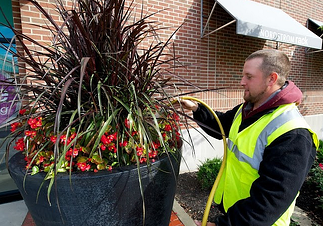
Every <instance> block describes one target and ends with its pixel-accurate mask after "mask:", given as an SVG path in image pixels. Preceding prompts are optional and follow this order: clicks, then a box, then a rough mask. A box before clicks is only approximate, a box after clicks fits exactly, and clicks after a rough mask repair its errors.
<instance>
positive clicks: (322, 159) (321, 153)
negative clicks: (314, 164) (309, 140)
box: [316, 140, 323, 163]
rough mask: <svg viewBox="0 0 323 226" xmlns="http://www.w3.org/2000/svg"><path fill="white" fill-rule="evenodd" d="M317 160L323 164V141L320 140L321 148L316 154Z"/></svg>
mask: <svg viewBox="0 0 323 226" xmlns="http://www.w3.org/2000/svg"><path fill="white" fill-rule="evenodd" d="M316 159H317V161H318V162H319V163H323V141H322V140H320V143H319V148H318V150H317V153H316Z"/></svg>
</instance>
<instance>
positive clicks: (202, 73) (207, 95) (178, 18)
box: [12, 0, 323, 115]
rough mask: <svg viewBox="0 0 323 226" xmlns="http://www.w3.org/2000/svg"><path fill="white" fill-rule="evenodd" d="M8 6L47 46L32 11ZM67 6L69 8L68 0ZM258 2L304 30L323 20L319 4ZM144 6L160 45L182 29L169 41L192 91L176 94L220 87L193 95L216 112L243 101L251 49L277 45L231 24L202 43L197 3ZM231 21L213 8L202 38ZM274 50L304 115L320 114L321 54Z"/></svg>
mask: <svg viewBox="0 0 323 226" xmlns="http://www.w3.org/2000/svg"><path fill="white" fill-rule="evenodd" d="M12 2H13V10H14V21H15V23H16V26H18V27H19V26H20V20H21V27H22V31H23V32H24V33H26V34H30V35H32V36H33V37H35V38H38V39H39V41H43V42H46V41H48V38H49V37H50V34H49V33H48V32H47V31H45V30H44V29H42V28H39V27H37V26H34V25H31V24H33V23H36V24H38V25H44V23H43V20H42V18H41V17H40V15H39V14H38V13H36V12H35V11H34V9H33V7H31V6H30V5H29V4H27V3H26V1H25V0H20V1H19V0H12ZM38 2H39V3H40V4H42V5H45V6H48V8H49V10H51V11H52V14H54V10H53V3H54V0H42V1H38ZM66 2H69V4H71V1H66ZM141 2H142V1H139V0H137V1H136V2H135V3H136V4H138V8H139V7H140V4H141ZM203 2H204V4H203V21H204V24H205V23H206V20H207V18H208V15H209V12H210V11H211V9H212V6H213V3H214V0H203ZM257 2H260V3H263V4H266V5H270V6H273V7H276V8H281V9H282V10H283V11H285V12H286V13H287V14H289V15H290V16H291V17H293V18H294V19H296V20H297V21H298V22H299V23H301V24H303V25H304V26H305V25H306V21H307V18H313V19H316V20H319V21H323V4H322V3H323V1H322V0H311V1H309V0H293V1H290V0H274V1H273V0H257ZM144 3H145V5H144V10H146V12H148V13H152V12H157V11H160V10H161V11H160V12H159V13H157V14H156V15H155V16H154V17H152V18H151V19H152V20H156V21H158V23H160V26H161V27H168V29H164V30H160V32H159V33H160V38H161V39H162V40H166V39H168V38H169V37H170V35H171V34H172V33H173V32H174V31H175V30H176V29H177V28H178V27H179V26H181V27H180V28H179V30H178V31H177V33H176V35H175V36H174V37H173V43H174V47H175V51H176V55H177V56H178V57H180V63H178V65H181V67H179V68H177V69H176V74H177V75H179V76H181V77H183V78H185V79H186V80H188V81H189V82H191V83H192V84H194V85H195V86H196V87H195V88H193V87H187V86H184V85H182V84H181V83H180V82H179V84H178V85H179V87H180V88H181V92H183V93H185V92H187V91H192V90H197V89H198V88H197V87H199V88H200V89H213V88H221V90H217V91H210V92H204V93H198V94H195V96H196V97H198V98H201V99H202V100H204V101H206V102H207V103H208V104H210V105H211V106H212V107H214V108H216V109H219V110H228V109H230V108H231V107H232V106H234V105H236V104H238V103H240V102H242V101H243V100H242V93H241V89H240V87H239V82H240V78H241V71H242V67H243V62H244V59H245V58H246V57H247V56H248V55H249V54H250V53H251V52H253V51H255V50H258V49H263V48H276V45H277V43H275V42H272V41H266V40H262V39H257V38H252V37H247V36H242V35H237V34H236V33H235V24H231V25H229V26H227V27H225V28H223V29H221V30H219V31H218V32H216V33H213V34H211V35H208V36H206V37H204V38H203V39H201V24H200V17H201V0H146V1H144ZM19 11H20V12H21V14H20V13H19ZM19 15H21V17H19ZM57 20H59V18H57ZM231 20H232V18H231V17H230V16H229V15H228V14H227V13H226V12H225V11H224V10H222V9H221V8H220V7H217V8H216V14H214V15H213V16H212V18H211V20H210V24H209V27H207V29H206V33H208V32H209V31H212V30H214V28H216V27H219V26H221V25H223V24H225V23H227V22H229V21H231ZM278 48H279V49H280V50H282V51H284V52H285V53H286V54H287V55H288V56H289V57H290V59H291V62H292V72H291V76H290V79H291V80H293V81H294V82H295V83H296V85H298V86H299V87H300V88H301V90H302V91H303V93H304V101H303V103H302V105H301V109H302V112H303V114H304V115H313V114H323V71H322V70H323V65H322V62H323V52H318V53H306V51H307V49H306V48H304V47H300V46H291V45H287V44H282V43H279V45H278ZM169 51H170V52H171V51H172V50H169ZM174 79H176V77H174Z"/></svg>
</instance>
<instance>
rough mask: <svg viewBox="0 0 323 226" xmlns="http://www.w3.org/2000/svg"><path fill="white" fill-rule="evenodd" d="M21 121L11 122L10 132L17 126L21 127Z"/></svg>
mask: <svg viewBox="0 0 323 226" xmlns="http://www.w3.org/2000/svg"><path fill="white" fill-rule="evenodd" d="M21 126H22V123H21V122H14V123H12V124H11V129H10V131H11V132H15V131H16V129H17V128H19V127H21Z"/></svg>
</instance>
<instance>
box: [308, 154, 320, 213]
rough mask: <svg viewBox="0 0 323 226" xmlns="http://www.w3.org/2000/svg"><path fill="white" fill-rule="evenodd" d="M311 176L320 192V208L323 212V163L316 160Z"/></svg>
mask: <svg viewBox="0 0 323 226" xmlns="http://www.w3.org/2000/svg"><path fill="white" fill-rule="evenodd" d="M310 174H311V177H310V181H311V183H314V184H315V185H316V186H317V188H318V189H319V191H320V193H319V196H318V197H317V199H318V200H319V201H320V203H321V204H320V206H319V208H321V209H322V210H323V163H322V162H318V161H317V160H316V161H315V162H314V164H313V166H312V169H311V172H310Z"/></svg>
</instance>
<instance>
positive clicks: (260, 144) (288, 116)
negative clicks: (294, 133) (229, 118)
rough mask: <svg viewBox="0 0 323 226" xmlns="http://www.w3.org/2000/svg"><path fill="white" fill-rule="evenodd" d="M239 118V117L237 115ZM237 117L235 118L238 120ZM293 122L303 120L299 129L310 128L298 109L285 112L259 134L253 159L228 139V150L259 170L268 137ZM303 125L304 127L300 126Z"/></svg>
mask: <svg viewBox="0 0 323 226" xmlns="http://www.w3.org/2000/svg"><path fill="white" fill-rule="evenodd" d="M238 113H239V114H240V113H241V108H240V109H239V112H238ZM236 117H237V115H236ZM236 117H235V118H236ZM292 120H301V121H300V122H298V123H297V124H298V127H304V128H308V125H307V124H306V123H305V121H304V120H303V116H302V115H301V114H300V112H299V111H298V110H297V108H292V109H289V110H287V111H284V112H283V113H282V114H280V115H279V116H277V117H276V118H274V119H273V120H272V121H270V122H269V124H267V125H266V126H265V128H264V129H263V130H262V131H261V133H260V134H259V136H258V138H257V141H256V146H255V148H254V149H255V150H257V151H255V152H254V155H253V156H252V157H249V156H248V155H246V154H244V153H243V152H241V151H239V150H238V147H237V146H234V143H233V142H232V141H231V140H230V138H229V139H228V149H229V150H230V151H232V152H233V153H234V154H235V156H236V157H237V159H238V160H239V161H241V162H246V163H249V164H250V165H251V167H252V168H254V169H256V170H259V165H260V162H261V161H262V156H263V154H264V151H265V148H266V146H267V145H268V139H267V138H268V137H269V136H270V135H271V134H272V133H273V132H274V131H275V130H276V129H277V128H279V127H281V126H283V125H284V124H285V123H287V122H289V121H292ZM300 123H302V124H303V125H300Z"/></svg>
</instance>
